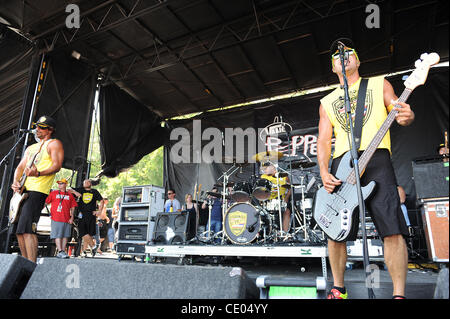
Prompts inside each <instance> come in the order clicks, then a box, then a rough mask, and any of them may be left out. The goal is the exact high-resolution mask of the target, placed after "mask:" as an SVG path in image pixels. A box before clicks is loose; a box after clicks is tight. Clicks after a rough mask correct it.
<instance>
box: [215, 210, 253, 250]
mask: <svg viewBox="0 0 450 319" xmlns="http://www.w3.org/2000/svg"><path fill="white" fill-rule="evenodd" d="M223 225H224V231H225V235H226V236H227V237H228V239H229V240H231V242H233V243H234V244H238V245H246V244H250V243H251V242H252V241H253V240H255V238H256V237H257V235H258V232H259V230H260V227H261V218H260V215H259V212H258V210H257V209H256V208H255V207H254V206H253V205H251V204H248V203H236V204H234V205H233V206H231V207H230V208H229V209H228V210H227V212H226V214H225V217H224V223H223Z"/></svg>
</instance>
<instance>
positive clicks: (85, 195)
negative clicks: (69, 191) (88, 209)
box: [82, 193, 94, 204]
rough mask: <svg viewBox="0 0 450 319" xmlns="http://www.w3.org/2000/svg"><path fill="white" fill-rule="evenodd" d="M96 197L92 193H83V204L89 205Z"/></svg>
mask: <svg viewBox="0 0 450 319" xmlns="http://www.w3.org/2000/svg"><path fill="white" fill-rule="evenodd" d="M93 197H94V195H93V194H92V193H83V198H82V199H83V203H85V204H89V203H90V202H91V201H92V198H93Z"/></svg>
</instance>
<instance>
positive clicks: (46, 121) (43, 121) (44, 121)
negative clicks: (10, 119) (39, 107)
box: [34, 115, 56, 129]
mask: <svg viewBox="0 0 450 319" xmlns="http://www.w3.org/2000/svg"><path fill="white" fill-rule="evenodd" d="M34 124H36V125H41V126H47V127H51V128H53V129H54V128H56V121H55V120H54V119H53V118H52V117H50V116H47V115H42V116H41V117H40V118H39V119H38V120H37V122H36V123H34Z"/></svg>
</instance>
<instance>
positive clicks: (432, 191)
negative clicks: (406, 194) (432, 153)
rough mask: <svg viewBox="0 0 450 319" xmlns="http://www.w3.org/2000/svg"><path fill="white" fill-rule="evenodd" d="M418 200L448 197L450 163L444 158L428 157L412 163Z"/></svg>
mask: <svg viewBox="0 0 450 319" xmlns="http://www.w3.org/2000/svg"><path fill="white" fill-rule="evenodd" d="M412 170H413V178H414V186H415V187H416V195H417V199H418V200H419V199H426V198H436V197H448V182H449V179H448V178H449V174H448V173H449V162H444V160H443V158H442V157H426V158H420V159H415V160H413V161H412Z"/></svg>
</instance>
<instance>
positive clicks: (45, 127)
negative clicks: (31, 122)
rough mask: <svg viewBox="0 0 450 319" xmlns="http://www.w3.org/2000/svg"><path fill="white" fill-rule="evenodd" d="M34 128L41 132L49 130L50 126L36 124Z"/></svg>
mask: <svg viewBox="0 0 450 319" xmlns="http://www.w3.org/2000/svg"><path fill="white" fill-rule="evenodd" d="M36 127H39V128H40V129H42V130H48V129H49V128H50V126H47V125H42V124H36Z"/></svg>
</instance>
